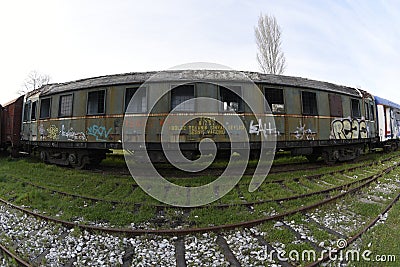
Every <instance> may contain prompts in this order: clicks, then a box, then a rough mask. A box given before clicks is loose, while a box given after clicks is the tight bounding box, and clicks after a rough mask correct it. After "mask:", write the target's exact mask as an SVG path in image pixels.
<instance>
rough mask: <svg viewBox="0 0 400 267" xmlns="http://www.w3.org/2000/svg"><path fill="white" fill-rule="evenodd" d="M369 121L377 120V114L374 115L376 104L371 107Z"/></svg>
mask: <svg viewBox="0 0 400 267" xmlns="http://www.w3.org/2000/svg"><path fill="white" fill-rule="evenodd" d="M369 119H370V120H371V121H374V120H375V113H374V104H370V105H369Z"/></svg>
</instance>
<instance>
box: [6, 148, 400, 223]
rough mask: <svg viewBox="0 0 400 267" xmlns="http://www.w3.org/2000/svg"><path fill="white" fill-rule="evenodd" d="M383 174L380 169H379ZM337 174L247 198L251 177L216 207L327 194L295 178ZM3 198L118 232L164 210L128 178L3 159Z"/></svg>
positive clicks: (227, 213)
mask: <svg viewBox="0 0 400 267" xmlns="http://www.w3.org/2000/svg"><path fill="white" fill-rule="evenodd" d="M398 154H400V153H398ZM121 157H122V154H121V153H116V154H115V155H110V156H108V157H107V159H106V161H105V164H111V165H112V164H114V163H116V162H118V161H120V160H121ZM386 157H387V155H386ZM371 158H372V159H371V160H376V159H379V156H376V155H373V156H371ZM285 160H288V161H291V160H292V159H287V158H286V156H283V157H279V158H278V159H277V162H278V163H279V162H281V163H282V162H285ZM293 160H294V159H293ZM295 160H296V161H301V160H302V159H301V158H295ZM218 164H220V165H221V166H222V165H223V164H226V163H224V162H216V163H214V166H217V165H218ZM251 164H252V165H254V166H255V165H256V164H257V162H255V161H252V162H250V165H251ZM360 164H361V163H354V164H351V165H349V166H358V165H360ZM117 166H118V165H117ZM379 168H383V167H379ZM379 168H378V167H377V169H379ZM334 169H343V166H334V167H323V168H321V169H318V170H312V171H311V170H310V171H301V172H292V173H284V174H271V175H269V176H268V177H267V179H266V181H267V182H264V183H263V184H262V185H261V186H260V188H259V189H258V190H257V191H255V192H252V193H250V192H248V185H249V183H250V180H251V178H252V177H250V176H244V177H242V179H241V180H240V181H239V183H238V186H237V187H236V188H235V189H234V190H232V191H230V192H229V193H228V194H227V195H225V196H224V197H223V198H221V199H220V200H219V201H218V202H216V203H220V204H235V203H242V202H244V201H261V200H268V199H274V198H282V197H286V196H290V195H293V194H303V193H307V192H310V191H318V190H322V189H324V188H328V187H330V186H327V185H325V184H323V183H320V184H318V183H317V181H318V179H315V181H314V180H311V181H310V180H308V179H304V178H301V179H300V184H299V183H297V182H294V181H293V178H298V177H301V176H302V175H310V174H317V173H326V172H327V171H331V170H334ZM357 173H358V172H357V170H356V171H354V174H355V175H356V174H357ZM352 174H353V173H352ZM360 177H361V176H360ZM269 179H271V180H272V179H284V180H285V182H284V184H285V186H281V185H280V184H278V183H269V182H268V180H269ZM323 179H324V180H326V181H327V182H329V181H331V183H332V177H331V176H326V177H323ZM213 180H215V177H213V176H211V175H209V176H204V177H194V178H190V179H180V178H171V179H170V181H171V182H173V183H176V184H179V185H186V186H198V185H202V184H205V183H208V182H210V181H213ZM24 181H27V182H31V183H34V184H37V185H41V186H44V187H46V188H50V189H55V190H59V191H65V192H69V193H73V194H80V195H84V196H89V197H95V198H100V199H106V200H110V201H111V200H112V201H120V202H129V203H132V204H118V205H113V204H111V203H109V202H98V203H95V202H92V201H87V200H83V199H80V198H73V197H69V196H61V195H59V194H54V193H52V192H51V191H49V190H42V189H38V188H36V187H34V186H31V185H28V184H26V183H24ZM347 182H348V179H347V181H346V179H343V180H339V179H335V180H334V184H335V185H336V184H341V183H347ZM287 188H290V189H291V190H288V189H287ZM294 192H295V193H294ZM0 196H1V197H3V198H6V199H8V200H12V201H13V202H14V203H16V204H18V205H27V206H30V207H31V208H32V209H37V210H39V211H42V212H46V213H47V214H49V215H51V216H59V217H60V218H61V219H65V220H76V219H83V220H84V221H85V222H90V221H95V222H108V223H110V224H112V225H116V226H126V225H129V223H131V222H133V223H143V222H147V221H151V220H152V219H154V218H155V217H156V208H154V206H153V205H154V204H161V203H160V202H158V201H157V200H154V199H153V198H151V197H150V196H148V195H147V194H146V193H145V192H144V191H143V190H142V189H140V188H139V187H138V186H136V184H135V182H134V180H133V179H132V178H131V177H129V176H121V175H112V174H102V173H96V172H90V171H77V170H74V169H68V168H62V167H58V166H54V165H46V164H42V163H39V162H37V160H35V159H20V160H11V159H7V158H0ZM321 199H322V196H314V197H308V198H304V199H297V200H293V201H289V202H284V203H283V204H282V206H280V205H279V204H276V203H274V202H268V203H265V204H258V205H255V206H254V207H253V210H251V209H249V208H247V207H244V206H234V207H231V208H228V209H217V208H214V207H205V208H203V209H196V210H193V211H191V212H190V214H189V215H188V218H183V219H182V220H186V221H185V222H186V223H188V224H190V225H193V226H208V225H217V224H227V223H235V222H240V221H245V220H250V219H257V218H260V217H266V216H268V215H269V214H270V212H271V211H275V212H282V211H287V210H292V209H295V208H298V207H301V206H305V205H309V204H311V203H315V202H316V201H318V200H321ZM134 203H140V204H141V205H140V206H135V205H134ZM216 203H215V204H216ZM360 209H361V208H360ZM366 209H367V208H366ZM175 211H176V209H173V208H172V209H166V210H165V214H166V215H167V219H169V220H171V221H174V220H175V221H176V220H178V218H177V215H176V214H174V212H175ZM360 212H362V211H360ZM185 222H184V223H185Z"/></svg>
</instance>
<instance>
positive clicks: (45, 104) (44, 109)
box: [40, 98, 51, 119]
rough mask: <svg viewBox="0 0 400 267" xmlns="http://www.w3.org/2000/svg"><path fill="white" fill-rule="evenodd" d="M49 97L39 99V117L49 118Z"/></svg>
mask: <svg viewBox="0 0 400 267" xmlns="http://www.w3.org/2000/svg"><path fill="white" fill-rule="evenodd" d="M50 104H51V99H50V98H45V99H42V100H41V101H40V118H41V119H46V118H50V106H51V105H50Z"/></svg>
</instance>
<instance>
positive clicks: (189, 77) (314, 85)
mask: <svg viewBox="0 0 400 267" xmlns="http://www.w3.org/2000/svg"><path fill="white" fill-rule="evenodd" d="M155 74H157V76H156V77H157V78H156V79H154V80H153V81H179V82H185V81H193V80H200V81H210V82H212V81H221V82H223V81H238V82H239V81H245V79H243V75H242V74H245V75H246V76H247V77H248V78H250V79H251V80H252V81H253V82H255V83H265V84H270V85H277V86H289V87H300V88H305V89H315V90H323V91H329V92H335V93H342V94H346V95H351V96H354V97H360V91H359V90H357V89H355V88H351V87H347V86H341V85H336V84H333V83H329V82H322V81H316V80H311V79H306V78H300V77H292V76H284V75H274V74H262V73H258V72H247V71H241V72H238V71H233V70H173V71H162V72H133V73H124V74H115V75H107V76H100V77H94V78H87V79H82V80H77V81H72V82H66V83H59V84H50V85H47V86H44V87H42V88H41V90H42V93H41V95H52V94H56V93H61V92H65V91H73V90H80V89H86V88H95V87H102V86H114V85H124V84H132V83H143V82H145V81H147V80H148V79H149V78H151V77H152V76H154V75H155Z"/></svg>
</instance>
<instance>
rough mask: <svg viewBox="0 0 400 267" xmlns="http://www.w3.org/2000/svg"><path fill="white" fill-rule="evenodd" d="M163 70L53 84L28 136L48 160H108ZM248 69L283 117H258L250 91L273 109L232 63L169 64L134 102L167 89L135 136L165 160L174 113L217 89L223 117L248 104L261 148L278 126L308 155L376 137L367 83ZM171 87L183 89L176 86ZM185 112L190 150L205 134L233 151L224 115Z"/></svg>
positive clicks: (246, 120)
mask: <svg viewBox="0 0 400 267" xmlns="http://www.w3.org/2000/svg"><path fill="white" fill-rule="evenodd" d="M154 74H156V73H154V72H146V73H127V74H119V75H109V76H102V77H95V78H89V79H83V80H78V81H74V82H69V83H63V84H52V85H47V86H45V87H43V88H41V90H39V91H38V92H36V93H34V94H30V95H27V96H26V98H25V104H24V112H23V113H24V117H23V126H22V142H23V144H24V145H25V147H26V148H27V149H28V150H32V149H35V150H38V151H39V152H40V155H41V158H42V159H43V160H44V161H47V162H51V163H56V164H61V165H72V166H74V167H83V166H85V165H87V164H98V163H99V162H100V161H101V160H102V159H103V158H104V157H105V155H106V153H109V152H110V149H121V148H122V126H123V119H124V113H125V110H126V108H127V106H128V103H129V101H130V99H131V97H132V96H133V95H134V94H135V93H136V92H137V91H138V88H139V87H140V86H141V85H142V84H143V83H145V82H146V81H147V80H148V79H149V78H150V77H152V76H153V75H154ZM243 74H245V75H246V76H247V77H249V78H250V80H251V81H253V82H254V83H255V84H256V85H257V87H258V88H259V89H260V91H261V93H262V94H263V95H264V96H265V98H266V100H267V101H268V103H269V105H270V109H271V110H272V113H273V114H272V115H273V118H274V119H275V126H273V127H271V126H270V125H268V124H266V123H265V121H263V120H262V121H257V120H255V117H254V116H253V115H252V114H251V111H250V110H249V107H248V106H247V105H246V104H245V103H243V100H242V99H241V98H242V97H243V96H246V97H247V98H248V99H250V101H254V102H252V105H254V106H255V107H256V109H257V110H256V112H258V113H265V114H262V115H263V116H266V117H268V116H269V115H268V114H266V110H267V109H266V108H265V107H264V106H263V105H264V101H261V100H260V99H259V98H256V97H255V96H253V95H252V94H251V93H250V91H249V90H247V89H246V86H247V85H246V83H245V82H243V81H240V80H232V75H230V71H213V70H203V71H169V72H163V74H162V76H161V78H160V79H159V80H158V81H155V82H153V83H149V84H146V85H145V86H144V87H145V90H144V91H143V92H144V93H143V95H142V96H139V97H138V99H140V101H139V102H137V103H133V104H132V105H133V108H134V109H136V111H137V112H136V113H138V115H137V116H139V117H140V113H141V112H145V111H148V110H147V109H148V108H149V105H150V103H153V102H154V101H155V98H156V97H158V96H159V95H160V94H164V95H163V97H161V99H160V100H159V101H158V102H157V104H156V105H155V107H154V108H153V109H152V111H151V113H152V115H151V116H149V118H148V120H147V126H146V127H147V128H146V133H138V132H135V130H132V133H131V135H129V138H130V140H128V141H130V142H135V138H136V139H137V138H139V137H140V135H141V134H145V138H146V146H147V150H148V151H149V155H150V157H151V159H152V160H153V161H161V162H162V161H165V157H164V154H163V153H162V147H161V144H160V138H161V127H162V126H163V122H164V120H165V117H166V116H167V115H168V114H169V113H170V111H171V109H172V108H174V106H177V105H178V104H181V103H183V102H184V101H185V100H187V99H191V98H195V97H211V98H214V99H218V100H220V101H222V102H223V103H224V105H223V106H214V107H207V113H208V115H209V117H213V116H214V117H215V116H219V117H221V118H223V117H224V116H225V115H226V114H227V111H230V112H232V111H234V112H236V113H237V114H239V116H240V117H241V119H242V121H243V125H244V127H243V126H239V125H238V126H231V127H233V131H236V132H237V134H243V135H247V136H248V138H249V140H250V146H251V148H252V150H251V154H252V156H257V152H258V149H259V140H260V136H261V135H264V136H268V135H274V136H275V137H276V140H277V148H278V149H282V150H288V151H291V152H292V154H293V155H305V156H307V157H308V158H309V159H310V160H315V159H316V158H317V157H319V156H323V157H324V159H325V161H326V162H328V163H333V162H335V161H336V160H349V159H353V158H355V157H357V156H358V155H359V153H360V151H361V150H362V149H363V147H364V146H365V145H366V144H371V143H375V142H376V124H375V116H374V114H375V110H374V109H375V107H374V99H373V97H372V96H371V95H369V94H368V93H367V92H364V91H361V90H357V89H354V88H350V87H344V86H338V85H334V84H331V83H326V82H319V81H314V80H308V79H304V78H298V77H289V76H278V75H267V74H260V73H254V72H243ZM200 78H201V79H200ZM197 81H199V82H197ZM216 83H218V84H216ZM228 87H229V88H230V89H232V91H230V90H227V88H228ZM171 88H174V89H173V90H171V91H170V92H168V91H169V90H170V89H171ZM246 94H247V95H246ZM192 111H196V108H195V107H189V109H188V110H186V111H185V112H192ZM145 120H146V116H143V120H142V121H141V120H140V119H138V120H136V122H135V123H138V125H137V126H138V127H139V126H142V124H143V123H145ZM175 120H176V127H177V128H176V135H174V137H171V140H170V141H171V142H180V144H181V149H182V150H183V152H184V154H185V156H186V157H188V158H195V157H196V156H197V155H198V153H199V151H198V145H199V142H200V141H201V140H202V139H203V138H211V139H213V140H214V141H215V142H216V145H217V148H218V154H219V155H220V156H223V157H224V156H225V157H226V156H229V155H230V153H231V151H230V145H229V138H228V136H227V133H226V131H225V130H224V127H222V125H220V124H218V123H216V122H215V121H213V120H212V119H209V120H207V119H206V118H203V119H199V120H195V121H192V122H190V123H189V124H187V125H186V126H185V127H183V128H182V127H181V126H180V123H181V122H180V121H179V116H176V118H175ZM132 126H133V127H134V125H132ZM234 127H236V128H234Z"/></svg>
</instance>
